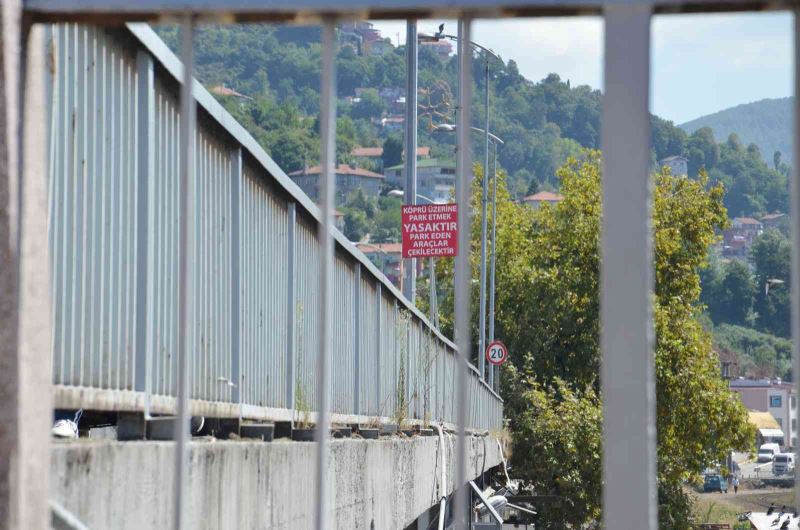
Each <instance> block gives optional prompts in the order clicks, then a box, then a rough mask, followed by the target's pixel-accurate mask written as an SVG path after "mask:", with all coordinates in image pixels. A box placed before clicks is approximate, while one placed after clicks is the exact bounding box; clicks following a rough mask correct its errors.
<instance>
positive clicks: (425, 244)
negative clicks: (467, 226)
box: [403, 204, 458, 258]
mask: <svg viewBox="0 0 800 530" xmlns="http://www.w3.org/2000/svg"><path fill="white" fill-rule="evenodd" d="M457 255H458V205H457V204H416V205H415V204H406V205H403V257H404V258H451V257H453V256H457Z"/></svg>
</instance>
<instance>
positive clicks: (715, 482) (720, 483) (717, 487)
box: [703, 475, 728, 493]
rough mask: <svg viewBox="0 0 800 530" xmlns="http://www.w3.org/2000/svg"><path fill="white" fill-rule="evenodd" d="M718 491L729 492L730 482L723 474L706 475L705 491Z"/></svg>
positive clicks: (704, 481)
mask: <svg viewBox="0 0 800 530" xmlns="http://www.w3.org/2000/svg"><path fill="white" fill-rule="evenodd" d="M711 491H718V492H720V493H722V492H725V493H728V482H727V481H726V480H725V479H724V478H723V477H722V475H706V476H705V479H704V480H703V493H708V492H711Z"/></svg>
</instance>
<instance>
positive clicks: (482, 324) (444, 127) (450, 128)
mask: <svg viewBox="0 0 800 530" xmlns="http://www.w3.org/2000/svg"><path fill="white" fill-rule="evenodd" d="M470 129H471V130H472V131H473V132H477V133H480V134H483V135H484V137H485V138H487V142H488V141H489V140H491V141H492V143H493V144H494V164H493V165H494V168H495V171H494V179H493V192H492V272H491V284H492V285H491V303H490V306H489V312H490V319H489V326H490V327H489V338H490V340H494V290H495V288H494V273H495V271H494V268H495V255H494V254H495V252H494V249H495V239H494V238H495V236H496V234H497V224H496V221H495V220H494V218H495V216H496V214H497V146H498V145H502V144H504V143H505V142H503V140H501V139H500V138H498V137H497V136H496V135H494V134H492V133H490V132H489V131H488V130H487V129H479V128H478V127H470ZM433 130H434V132H446V133H453V132H456V130H457V127H456V126H455V125H453V124H450V123H442V124H439V125H437V126H435V127H434V129H433ZM488 160H489V150H488V144H487V150H486V164H485V165H484V168H485V169H484V172H483V198H482V203H481V206H482V211H483V218H482V219H481V278H480V289H481V293H480V316H479V318H478V320H479V322H478V327H479V331H480V342H479V345H480V355H479V356H478V360H479V361H478V365H479V370H480V372H481V377H485V372H486V370H485V366H486V365H485V358H484V353H485V349H486V239H487V238H486V232H487V227H486V225H487V215H486V210H487V202H488V198H487V194H488V174H489V169H488V168H489V163H488ZM493 381H494V366H490V367H489V382H490V384H492V383H493Z"/></svg>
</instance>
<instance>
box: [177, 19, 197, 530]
mask: <svg viewBox="0 0 800 530" xmlns="http://www.w3.org/2000/svg"><path fill="white" fill-rule="evenodd" d="M194 27H195V18H194V15H192V14H191V13H186V14H185V15H184V16H183V17H182V20H181V33H182V35H181V36H182V51H181V60H182V61H183V85H182V86H181V102H180V104H181V132H180V134H181V160H180V177H179V178H180V193H179V200H181V201H183V208H181V209H180V216H181V217H180V235H179V237H178V241H179V243H178V261H179V270H180V284H179V287H178V405H177V408H178V415H177V420H176V421H177V423H176V427H175V442H176V447H175V513H174V528H175V530H182V529H183V528H184V525H185V523H186V520H185V519H186V518H185V512H186V504H187V499H186V480H187V477H188V467H189V454H188V451H187V445H188V438H189V384H190V378H189V370H190V365H189V355H190V353H191V348H190V340H189V333H190V327H189V315H190V312H189V308H190V307H191V304H192V292H191V290H192V287H193V284H192V281H193V277H194V274H193V273H192V267H190V265H189V255H190V253H191V252H193V250H194V223H193V221H194V213H195V212H194V210H195V205H194V201H195V195H194V188H195V182H194V143H195V136H194V127H195V111H196V108H195V105H194V97H193V96H192V70H193V68H194V43H193V41H194Z"/></svg>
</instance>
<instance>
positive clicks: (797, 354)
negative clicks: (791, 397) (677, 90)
mask: <svg viewBox="0 0 800 530" xmlns="http://www.w3.org/2000/svg"><path fill="white" fill-rule="evenodd" d="M798 61H800V10H795V12H794V96H795V99H794V135H793V136H792V138H793V139H792V142H793V144H792V149H793V150H794V156H795V158H794V159H795V160H800V158H797V157H798V156H800V136H798V132H800V104H798V103H797V96H798V95H799V94H800V68H798ZM790 190H791V197H790V213H791V222H792V233H791V236H792V281H791V290H792V292H791V296H792V312H791V315H792V380H793V381H797V378H798V377H800V168H798V167H797V163H794V164H792V182H791V185H790ZM794 418H795V420H796V422H797V425H800V404H798V406H797V407H796V408H795V410H794ZM790 422H791V420H790ZM789 441H790V443H791V439H790V440H789ZM792 445H794V446H795V459H796V458H797V454H800V448H798V446H797V444H794V443H793V444H792ZM794 480H795V487H794V495H795V498H794V505H795V507H800V473H795V476H794Z"/></svg>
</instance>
